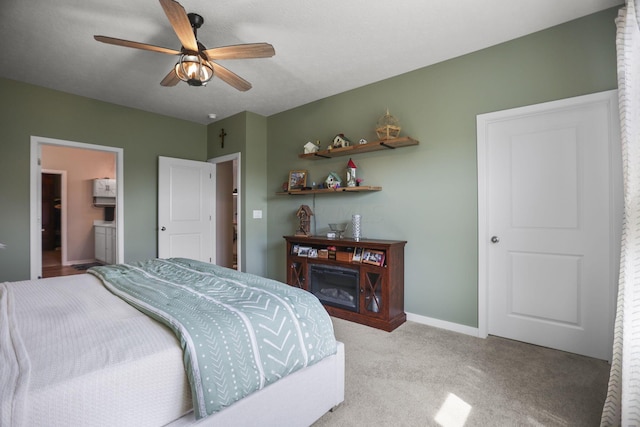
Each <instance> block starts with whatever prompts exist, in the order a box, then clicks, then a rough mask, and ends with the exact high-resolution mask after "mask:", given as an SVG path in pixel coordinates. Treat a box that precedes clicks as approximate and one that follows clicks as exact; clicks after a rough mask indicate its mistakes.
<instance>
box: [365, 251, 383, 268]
mask: <svg viewBox="0 0 640 427" xmlns="http://www.w3.org/2000/svg"><path fill="white" fill-rule="evenodd" d="M362 262H364V263H365V264H371V265H377V266H378V267H381V266H383V265H384V251H376V250H373V249H365V250H364V251H363V252H362Z"/></svg>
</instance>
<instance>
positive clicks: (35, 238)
mask: <svg viewBox="0 0 640 427" xmlns="http://www.w3.org/2000/svg"><path fill="white" fill-rule="evenodd" d="M56 150H59V151H60V152H59V153H58V154H59V157H60V158H61V160H60V163H55V162H54V163H51V162H48V160H47V158H48V154H47V153H49V154H50V153H51V152H55V151H56ZM89 159H94V160H89ZM95 159H102V160H98V161H101V162H103V163H109V164H110V165H109V166H105V168H106V169H100V167H99V166H98V164H97V163H96V160H95ZM64 161H67V162H69V161H70V163H64ZM51 165H54V166H51ZM122 165H123V151H122V149H121V148H113V147H105V146H98V145H92V144H84V143H79V142H73V141H64V140H57V139H51V138H43V137H32V138H31V191H30V195H31V239H30V245H31V250H30V253H31V255H30V262H31V278H32V279H36V278H41V277H45V276H46V277H50V276H51V274H50V273H51V272H47V273H48V274H47V275H45V274H44V273H45V272H44V268H43V267H44V266H45V262H44V261H45V259H44V258H43V254H44V253H43V249H44V248H50V247H51V242H50V241H49V239H50V236H49V235H48V233H47V232H46V231H45V232H43V228H45V230H46V229H48V228H53V230H54V231H51V233H53V234H54V236H55V234H56V231H55V221H56V219H55V218H56V214H55V211H50V210H49V207H48V205H49V204H50V203H53V204H55V200H54V201H52V202H49V201H48V199H49V197H48V196H47V197H45V195H44V192H45V191H49V190H47V189H46V188H45V187H47V186H49V185H52V186H53V190H52V192H53V193H56V192H57V191H56V190H55V189H56V185H57V184H56V178H55V177H53V178H51V177H48V176H47V175H46V174H43V172H45V173H46V172H50V171H51V170H52V169H55V170H54V172H56V171H57V172H66V173H60V175H61V180H60V184H59V186H60V191H59V192H60V236H59V246H56V243H57V242H56V238H55V237H54V238H53V246H54V250H55V247H59V248H60V250H59V252H60V266H59V267H56V268H57V269H58V272H57V273H54V274H53V275H66V274H62V272H61V269H65V270H66V271H67V273H69V272H70V273H78V272H79V273H83V272H84V271H83V270H82V269H79V268H75V267H74V266H78V265H83V264H84V265H86V264H91V263H93V262H95V261H96V253H95V250H96V239H95V234H94V226H95V224H96V223H100V225H104V224H103V223H104V222H111V223H113V230H112V233H113V234H112V236H113V237H112V240H111V242H112V246H113V252H114V259H115V262H124V242H123V236H124V233H123V224H124V218H123V212H124V209H123V206H122V205H123V203H122V201H123V191H122V187H123V184H124V183H123V180H122V177H123V171H122ZM81 168H84V170H82V169H81ZM72 171H73V172H72ZM106 171H108V172H106ZM106 174H109V175H111V176H109V178H114V179H115V180H116V182H118V184H119V185H117V194H116V207H115V215H113V217H114V218H112V219H113V221H107V219H108V218H106V216H105V209H104V208H101V207H97V206H95V205H94V204H93V203H92V202H93V193H92V186H93V180H94V179H95V178H104V177H105V176H106ZM53 175H55V173H54V174H53ZM62 177H64V178H62ZM49 180H51V182H52V184H49V183H48V181H49ZM68 187H69V191H67V188H68ZM53 198H54V199H55V198H56V197H55V195H54V197H53ZM53 209H55V208H53ZM47 211H48V212H49V213H47ZM47 215H49V216H47ZM52 219H53V223H51V220H52ZM45 224H46V225H47V227H45ZM116 224H117V226H116ZM47 262H48V261H47ZM46 268H49V267H46Z"/></svg>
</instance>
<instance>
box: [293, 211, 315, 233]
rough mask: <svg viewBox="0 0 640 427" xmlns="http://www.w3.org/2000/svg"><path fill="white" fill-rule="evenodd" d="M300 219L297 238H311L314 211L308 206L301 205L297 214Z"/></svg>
mask: <svg viewBox="0 0 640 427" xmlns="http://www.w3.org/2000/svg"><path fill="white" fill-rule="evenodd" d="M296 216H297V217H298V229H297V230H296V236H307V237H309V236H311V217H312V216H313V211H312V210H311V208H310V207H309V206H307V205H301V206H300V207H299V208H298V211H297V212H296Z"/></svg>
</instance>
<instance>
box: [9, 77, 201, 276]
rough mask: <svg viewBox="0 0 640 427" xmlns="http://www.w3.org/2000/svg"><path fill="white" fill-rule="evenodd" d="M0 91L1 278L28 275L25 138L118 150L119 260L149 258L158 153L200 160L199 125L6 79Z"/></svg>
mask: <svg viewBox="0 0 640 427" xmlns="http://www.w3.org/2000/svg"><path fill="white" fill-rule="evenodd" d="M0 93H2V96H1V97H0V242H1V243H4V244H6V245H7V247H6V249H0V281H5V280H6V281H9V280H24V279H28V278H29V275H30V267H29V235H30V230H29V209H30V208H29V205H30V201H29V197H30V196H29V180H30V178H29V168H30V164H29V159H30V150H31V148H30V147H31V142H30V138H31V136H41V137H46V138H54V139H61V140H66V141H74V142H82V143H86V144H97V145H105V146H109V147H120V148H122V149H123V151H124V183H125V186H124V216H125V221H124V225H125V230H124V235H125V237H124V239H125V241H124V247H125V261H126V262H131V261H136V260H141V259H146V258H151V257H155V256H156V255H157V237H156V236H157V216H158V215H157V206H158V203H157V193H158V188H157V182H158V179H157V177H158V156H169V157H179V158H185V159H193V160H203V161H204V160H206V159H207V151H206V145H205V142H204V141H206V134H207V128H206V126H204V125H200V124H196V123H191V122H187V121H184V120H178V119H174V118H170V117H166V116H161V115H158V114H152V113H147V112H144V111H141V110H136V109H132V108H126V107H122V106H118V105H114V104H109V103H106V102H101V101H96V100H94V99H89V98H84V97H80V96H76V95H71V94H67V93H62V92H58V91H54V90H50V89H45V88H42V87H38V86H33V85H29V84H25V83H19V82H16V81H12V80H7V79H0Z"/></svg>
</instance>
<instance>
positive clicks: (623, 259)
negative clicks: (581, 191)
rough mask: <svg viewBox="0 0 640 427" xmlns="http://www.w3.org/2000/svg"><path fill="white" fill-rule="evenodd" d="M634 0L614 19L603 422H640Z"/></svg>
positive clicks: (639, 55) (638, 53)
mask: <svg viewBox="0 0 640 427" xmlns="http://www.w3.org/2000/svg"><path fill="white" fill-rule="evenodd" d="M638 18H639V15H638V11H637V10H636V6H635V4H634V0H627V3H626V6H625V7H623V8H622V9H621V10H620V12H619V14H618V18H617V19H616V26H617V33H616V49H617V57H618V97H619V107H620V125H621V136H622V141H621V142H622V163H623V164H622V173H623V180H624V218H623V226H622V227H623V228H622V248H621V256H620V277H619V281H618V304H617V308H616V320H615V331H614V342H613V358H612V361H611V373H610V375H609V388H608V392H607V399H606V401H605V405H604V408H603V411H602V419H601V421H600V424H601V425H602V426H619V425H621V426H640V29H639V27H638V22H639V19H638Z"/></svg>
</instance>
